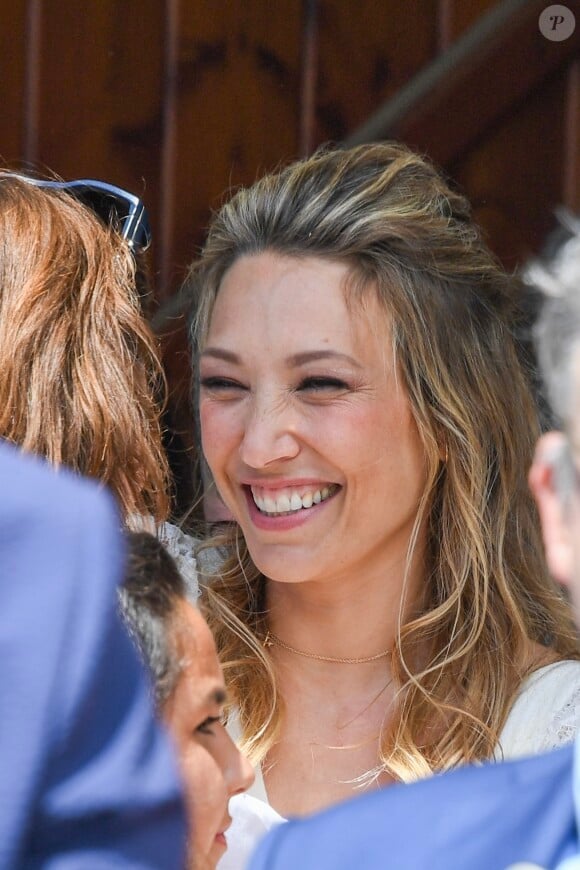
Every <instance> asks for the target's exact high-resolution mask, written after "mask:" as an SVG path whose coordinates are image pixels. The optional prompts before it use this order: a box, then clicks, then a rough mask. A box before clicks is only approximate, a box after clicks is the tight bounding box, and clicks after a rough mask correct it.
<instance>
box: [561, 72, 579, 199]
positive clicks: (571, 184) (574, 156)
mask: <svg viewBox="0 0 580 870" xmlns="http://www.w3.org/2000/svg"><path fill="white" fill-rule="evenodd" d="M564 146H565V150H564V193H563V196H562V201H563V203H564V205H566V206H567V207H568V208H569V209H571V210H572V211H575V212H580V60H575V61H574V63H572V64H571V65H570V68H569V70H568V82H567V89H566V140H565V143H564Z"/></svg>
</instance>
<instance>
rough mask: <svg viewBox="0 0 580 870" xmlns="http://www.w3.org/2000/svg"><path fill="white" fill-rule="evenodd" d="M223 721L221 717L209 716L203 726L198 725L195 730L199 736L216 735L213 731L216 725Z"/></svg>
mask: <svg viewBox="0 0 580 870" xmlns="http://www.w3.org/2000/svg"><path fill="white" fill-rule="evenodd" d="M221 721H222V717H221V716H208V717H207V719H204V720H203V722H202V723H201V725H198V726H197V728H196V729H195V730H196V731H197V732H198V733H199V734H211V735H212V736H213V735H215V731H214V730H213V726H214V725H215V724H216V723H219V722H221Z"/></svg>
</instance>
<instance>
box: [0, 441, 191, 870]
mask: <svg viewBox="0 0 580 870" xmlns="http://www.w3.org/2000/svg"><path fill="white" fill-rule="evenodd" d="M123 570H124V559H123V550H122V544H121V537H120V519H119V516H118V514H117V511H116V509H114V507H113V505H112V500H111V498H110V496H108V495H107V494H106V493H105V492H103V491H97V486H96V485H95V484H93V483H89V482H87V481H84V480H82V479H81V478H77V477H74V476H73V475H72V474H69V473H67V472H64V471H60V472H56V471H55V470H53V469H52V468H50V467H49V466H48V465H46V464H45V463H44V462H42V461H41V460H39V459H36V458H32V457H30V456H24V455H22V454H20V453H19V452H18V451H17V450H16V449H15V448H14V447H12V446H9V445H7V444H6V443H3V442H0V710H1V715H0V868H1V870H8V868H10V870H12V868H27V870H34V868H40V867H42V868H43V870H47V868H49V870H73V868H74V870H85V868H86V870H89V868H90V870H99V868H117V867H118V868H135V870H136V868H167V870H170V868H180V867H182V866H183V859H184V848H185V839H186V831H185V821H184V815H183V808H182V800H181V794H180V788H179V784H178V779H177V775H176V767H175V762H174V759H173V755H172V752H171V749H170V746H169V744H168V739H167V738H166V736H165V735H164V734H163V733H162V732H161V730H160V728H159V726H158V725H156V724H155V721H154V718H153V713H152V709H151V703H150V698H149V688H148V685H147V682H146V678H145V674H144V673H143V672H142V669H141V666H140V664H139V662H138V660H137V657H136V654H135V652H134V650H133V648H132V645H131V643H130V640H129V638H128V637H127V635H126V632H125V630H124V628H123V626H122V624H121V622H120V620H119V618H118V616H117V613H116V587H117V585H118V582H119V580H120V578H121V575H122V573H123Z"/></svg>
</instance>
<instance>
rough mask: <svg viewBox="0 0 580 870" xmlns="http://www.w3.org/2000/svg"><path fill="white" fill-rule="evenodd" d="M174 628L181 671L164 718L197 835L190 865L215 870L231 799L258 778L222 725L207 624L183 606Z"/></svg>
mask: <svg viewBox="0 0 580 870" xmlns="http://www.w3.org/2000/svg"><path fill="white" fill-rule="evenodd" d="M174 625H175V629H174V638H173V640H174V643H175V651H176V655H177V656H178V658H179V661H180V662H182V671H181V674H180V676H179V679H178V682H177V686H176V687H175V690H174V692H173V694H172V696H171V697H170V698H169V700H168V701H167V703H166V705H165V708H164V711H163V718H164V720H165V722H166V724H167V727H168V728H169V731H170V733H171V736H172V737H173V740H174V742H175V745H176V749H177V754H178V759H179V766H180V770H181V777H182V781H183V788H184V794H185V802H186V807H187V810H188V815H189V828H190V830H191V831H192V832H193V834H192V839H191V842H190V844H189V846H190V861H191V866H192V867H195V868H196V870H214V868H215V867H216V865H217V862H218V860H219V859H220V858H221V856H222V855H223V854H224V852H225V850H226V848H227V834H226V831H227V829H228V827H229V825H230V823H231V818H230V815H229V812H228V803H229V800H230V798H231V797H232V796H233V795H235V794H239V793H240V792H243V791H245V790H246V789H247V788H249V786H250V785H251V784H252V782H253V781H254V773H253V770H252V768H251V766H250V764H249V762H248V761H247V759H246V758H244V756H243V755H241V754H240V752H239V750H238V749H237V747H236V746H235V744H234V743H233V742H232V739H231V738H230V736H229V735H228V733H227V731H226V729H225V727H224V725H223V724H222V721H221V717H222V707H223V704H224V701H225V698H226V692H225V686H224V679H223V675H222V670H221V667H220V664H219V662H218V657H217V652H216V648H215V643H214V640H213V637H212V634H211V632H210V630H209V628H208V626H207V623H206V622H205V620H204V618H203V617H202V615H201V614H200V613H199V611H197V610H196V609H195V607H193V605H191V604H189V603H188V602H187V601H182V602H181V603H180V604H179V607H178V612H177V614H176V618H175V623H174Z"/></svg>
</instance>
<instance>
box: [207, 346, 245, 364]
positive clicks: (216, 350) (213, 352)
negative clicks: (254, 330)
mask: <svg viewBox="0 0 580 870" xmlns="http://www.w3.org/2000/svg"><path fill="white" fill-rule="evenodd" d="M206 356H209V357H212V358H213V359H221V360H223V361H224V362H229V363H234V365H239V364H240V362H241V360H240V358H239V356H238V355H237V354H236V353H232V351H231V350H223V349H222V348H221V347H206V349H205V350H203V351H202V352H201V354H200V357H206Z"/></svg>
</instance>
